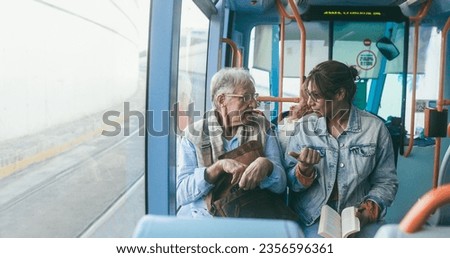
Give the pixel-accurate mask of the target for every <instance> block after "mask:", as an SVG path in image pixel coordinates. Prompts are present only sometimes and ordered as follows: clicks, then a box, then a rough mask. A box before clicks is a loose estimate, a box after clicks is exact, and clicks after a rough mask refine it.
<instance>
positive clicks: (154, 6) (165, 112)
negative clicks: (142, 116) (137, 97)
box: [145, 0, 181, 215]
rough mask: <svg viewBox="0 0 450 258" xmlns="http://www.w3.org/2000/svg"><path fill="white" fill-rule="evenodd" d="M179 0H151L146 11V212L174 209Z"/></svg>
mask: <svg viewBox="0 0 450 258" xmlns="http://www.w3.org/2000/svg"><path fill="white" fill-rule="evenodd" d="M180 17H181V1H177V0H153V1H152V2H151V11H150V31H149V47H148V51H149V55H148V60H149V62H148V79H147V117H146V118H147V120H146V127H147V128H146V157H147V158H146V164H145V167H146V204H147V205H146V213H148V214H159V215H168V214H174V213H175V181H174V180H175V142H176V137H175V130H174V119H173V117H171V116H170V110H171V106H172V104H173V103H175V102H176V89H177V73H178V45H179V37H178V35H179V32H180Z"/></svg>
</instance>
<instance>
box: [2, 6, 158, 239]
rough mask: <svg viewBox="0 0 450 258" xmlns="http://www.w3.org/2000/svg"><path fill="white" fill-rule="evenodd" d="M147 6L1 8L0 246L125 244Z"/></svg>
mask: <svg viewBox="0 0 450 258" xmlns="http://www.w3.org/2000/svg"><path fill="white" fill-rule="evenodd" d="M149 9H150V1H146V0H136V1H96V2H95V3H93V2H92V1H51V3H49V1H26V2H24V3H18V2H16V1H4V2H2V3H1V4H0V31H1V33H2V40H1V41H0V60H1V62H0V71H1V72H0V92H1V94H0V102H1V103H2V108H0V121H1V122H0V123H1V124H2V126H0V237H90V236H91V237H92V236H93V237H102V236H109V237H127V236H131V235H132V233H133V227H134V225H135V223H136V222H137V220H138V219H139V218H140V217H141V216H142V215H143V214H144V213H145V202H144V200H145V191H144V188H145V186H144V183H145V182H144V169H145V167H144V164H145V154H144V151H145V137H144V135H145V134H144V131H145V129H144V118H145V116H144V114H145V95H146V94H145V92H146V70H147V65H146V64H147V46H148V23H149Z"/></svg>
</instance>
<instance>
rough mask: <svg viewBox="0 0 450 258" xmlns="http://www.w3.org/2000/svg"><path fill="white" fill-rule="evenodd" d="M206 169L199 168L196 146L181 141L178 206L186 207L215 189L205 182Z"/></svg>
mask: <svg viewBox="0 0 450 258" xmlns="http://www.w3.org/2000/svg"><path fill="white" fill-rule="evenodd" d="M205 170H206V168H205V167H198V163H197V155H196V153H195V147H194V145H193V144H192V143H191V142H189V140H187V139H186V138H185V137H183V138H182V139H181V142H180V146H179V152H178V166H177V204H178V205H186V204H188V203H191V202H194V201H196V200H198V199H200V198H202V197H203V196H204V195H206V194H207V193H208V192H209V191H211V189H212V188H213V187H214V185H213V184H210V183H208V182H206V180H205Z"/></svg>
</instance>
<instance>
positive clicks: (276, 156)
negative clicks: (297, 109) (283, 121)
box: [259, 129, 286, 193]
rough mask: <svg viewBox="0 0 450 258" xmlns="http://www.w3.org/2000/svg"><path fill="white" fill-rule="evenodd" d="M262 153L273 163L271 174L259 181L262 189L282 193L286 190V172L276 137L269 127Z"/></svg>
mask: <svg viewBox="0 0 450 258" xmlns="http://www.w3.org/2000/svg"><path fill="white" fill-rule="evenodd" d="M264 155H265V156H266V158H267V159H269V160H270V161H271V162H272V164H273V170H272V174H271V175H270V176H269V177H266V178H265V179H264V180H263V181H261V183H260V185H259V186H260V187H261V188H262V189H269V190H270V191H272V192H274V193H284V192H285V191H286V173H285V171H284V168H283V165H282V161H281V157H282V156H281V155H282V154H281V152H280V147H279V143H278V139H277V137H276V135H275V133H274V132H273V131H272V130H271V129H270V130H269V131H268V133H267V137H266V145H265V147H264Z"/></svg>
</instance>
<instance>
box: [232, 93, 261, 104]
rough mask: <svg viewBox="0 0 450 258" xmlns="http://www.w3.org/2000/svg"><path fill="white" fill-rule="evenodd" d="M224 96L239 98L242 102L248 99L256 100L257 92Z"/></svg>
mask: <svg viewBox="0 0 450 258" xmlns="http://www.w3.org/2000/svg"><path fill="white" fill-rule="evenodd" d="M225 95H226V96H229V97H236V98H241V99H242V100H243V101H244V102H249V101H250V100H256V101H257V99H258V96H259V94H258V93H255V94H244V95H239V94H225Z"/></svg>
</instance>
